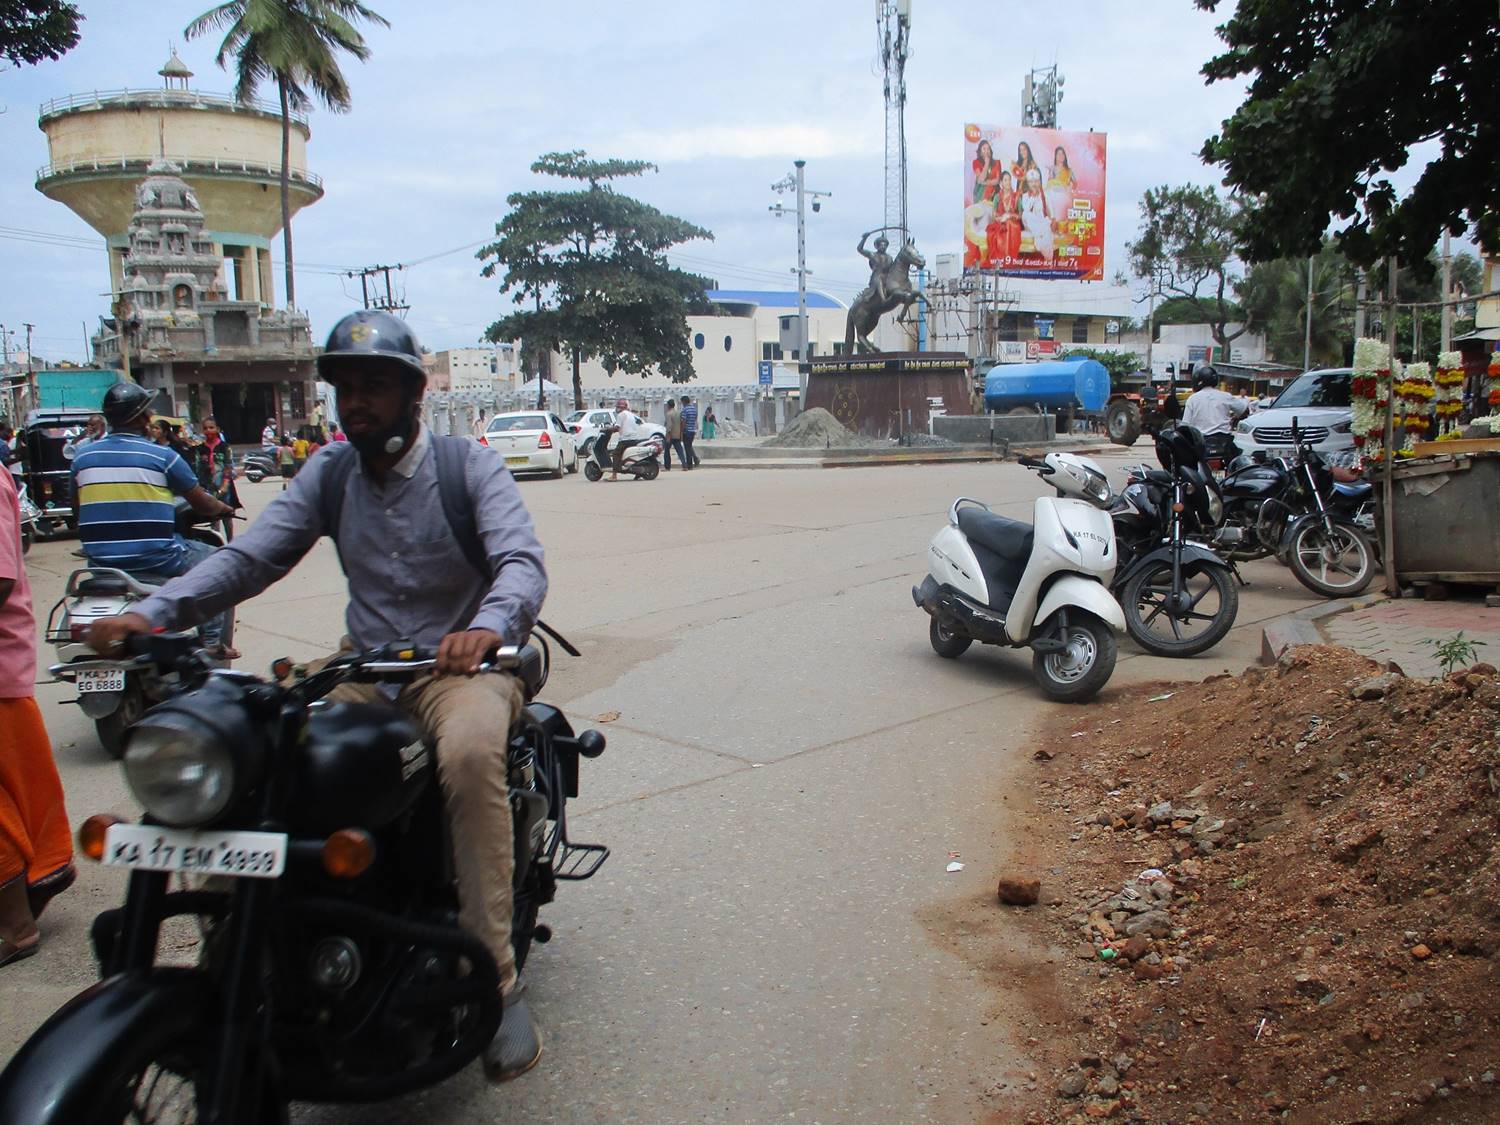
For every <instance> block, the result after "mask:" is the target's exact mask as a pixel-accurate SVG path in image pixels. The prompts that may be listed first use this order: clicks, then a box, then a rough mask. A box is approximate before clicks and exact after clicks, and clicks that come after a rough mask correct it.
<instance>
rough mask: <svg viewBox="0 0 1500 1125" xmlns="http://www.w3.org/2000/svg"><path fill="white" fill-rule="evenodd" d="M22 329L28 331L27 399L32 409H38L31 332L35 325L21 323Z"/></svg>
mask: <svg viewBox="0 0 1500 1125" xmlns="http://www.w3.org/2000/svg"><path fill="white" fill-rule="evenodd" d="M21 327H22V328H24V329H26V398H27V400H28V401H29V402H30V403H31V409H33V410H35V409H36V408H37V402H36V363H35V362H34V361H33V359H32V357H31V330H32V329H33V328H35V327H36V325H34V324H28V323H26V322H25V321H22V322H21Z"/></svg>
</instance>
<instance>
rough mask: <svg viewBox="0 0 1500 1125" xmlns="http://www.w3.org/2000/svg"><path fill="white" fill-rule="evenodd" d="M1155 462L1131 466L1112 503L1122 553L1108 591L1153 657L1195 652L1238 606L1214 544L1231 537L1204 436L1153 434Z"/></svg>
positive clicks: (1221, 631)
mask: <svg viewBox="0 0 1500 1125" xmlns="http://www.w3.org/2000/svg"><path fill="white" fill-rule="evenodd" d="M1156 451H1157V457H1158V459H1159V460H1160V462H1161V465H1162V467H1161V468H1160V469H1151V468H1148V467H1146V466H1140V467H1139V468H1136V469H1133V470H1131V473H1130V476H1129V479H1128V481H1127V483H1126V485H1125V488H1124V490H1123V491H1122V492H1121V493H1120V495H1119V497H1118V498H1117V499H1116V501H1115V503H1114V505H1113V506H1112V507H1111V508H1110V515H1111V516H1112V517H1113V520H1114V525H1115V543H1116V544H1117V549H1118V550H1119V553H1120V561H1119V565H1118V566H1117V567H1116V569H1115V578H1114V583H1113V590H1114V593H1115V597H1116V598H1117V599H1118V600H1119V602H1120V608H1121V609H1122V610H1123V611H1124V614H1125V628H1126V631H1127V632H1129V634H1130V635H1131V637H1133V638H1134V639H1135V642H1136V643H1137V644H1139V645H1140V646H1141V647H1142V648H1144V649H1145V650H1146V651H1147V652H1151V653H1155V654H1156V655H1157V656H1192V655H1195V654H1196V653H1200V652H1204V651H1206V650H1207V649H1210V648H1212V647H1213V646H1214V645H1216V644H1218V643H1219V642H1220V641H1221V640H1223V639H1224V637H1225V635H1227V634H1228V632H1229V630H1230V629H1231V628H1232V627H1233V625H1234V619H1235V616H1236V614H1238V612H1239V592H1238V591H1237V590H1236V589H1235V582H1234V578H1235V574H1234V568H1233V564H1231V563H1228V562H1226V561H1225V560H1224V559H1223V558H1222V557H1221V556H1220V555H1219V554H1218V553H1217V551H1216V550H1215V547H1218V546H1223V545H1224V543H1225V542H1226V540H1232V539H1234V538H1236V536H1235V535H1233V534H1225V533H1222V532H1221V531H1220V529H1219V528H1218V527H1217V526H1216V525H1217V523H1218V521H1217V518H1216V515H1215V507H1214V500H1215V496H1214V492H1213V488H1212V484H1211V481H1212V474H1211V473H1210V472H1209V469H1208V456H1207V451H1206V450H1205V448H1204V444H1203V438H1202V435H1201V434H1199V433H1198V431H1197V430H1195V429H1194V428H1193V427H1191V426H1169V427H1167V428H1166V429H1164V430H1162V431H1161V432H1159V433H1158V434H1157V435H1156Z"/></svg>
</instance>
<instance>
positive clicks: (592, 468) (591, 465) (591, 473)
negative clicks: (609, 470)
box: [583, 459, 604, 480]
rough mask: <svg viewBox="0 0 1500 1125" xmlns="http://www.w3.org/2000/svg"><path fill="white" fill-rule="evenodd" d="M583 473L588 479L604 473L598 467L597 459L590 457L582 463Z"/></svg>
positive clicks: (596, 478) (597, 477) (593, 478)
mask: <svg viewBox="0 0 1500 1125" xmlns="http://www.w3.org/2000/svg"><path fill="white" fill-rule="evenodd" d="M583 475H584V476H586V477H588V478H589V480H598V479H599V478H600V477H602V476H603V475H604V470H603V469H601V468H600V467H599V462H598V461H595V460H592V459H590V460H588V461H585V462H584V463H583Z"/></svg>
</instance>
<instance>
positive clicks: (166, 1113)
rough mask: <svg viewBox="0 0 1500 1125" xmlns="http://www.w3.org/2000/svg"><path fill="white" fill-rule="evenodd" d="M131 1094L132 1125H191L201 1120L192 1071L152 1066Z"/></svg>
mask: <svg viewBox="0 0 1500 1125" xmlns="http://www.w3.org/2000/svg"><path fill="white" fill-rule="evenodd" d="M128 1093H129V1099H130V1101H129V1106H128V1108H127V1110H126V1115H125V1120H126V1121H127V1122H130V1123H131V1125H190V1123H195V1122H197V1121H198V1120H199V1117H198V1102H199V1093H198V1082H197V1079H196V1078H195V1077H194V1075H193V1074H192V1072H191V1071H189V1072H188V1073H181V1072H179V1071H178V1070H176V1069H173V1068H172V1067H168V1066H164V1065H162V1063H160V1062H151V1063H148V1064H147V1065H146V1067H145V1068H144V1069H143V1070H142V1071H141V1072H140V1073H139V1074H137V1075H136V1076H135V1080H134V1082H133V1083H132V1084H131V1087H130V1090H129V1091H128Z"/></svg>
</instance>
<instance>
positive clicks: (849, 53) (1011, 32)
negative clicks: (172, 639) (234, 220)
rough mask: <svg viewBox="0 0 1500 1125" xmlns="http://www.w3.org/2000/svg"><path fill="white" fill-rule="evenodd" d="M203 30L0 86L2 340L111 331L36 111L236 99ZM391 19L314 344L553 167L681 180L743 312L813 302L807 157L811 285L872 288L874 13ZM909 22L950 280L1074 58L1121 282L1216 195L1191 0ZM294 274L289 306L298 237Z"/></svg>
mask: <svg viewBox="0 0 1500 1125" xmlns="http://www.w3.org/2000/svg"><path fill="white" fill-rule="evenodd" d="M207 6H208V4H207V0H188V2H182V0H159V2H157V3H154V4H129V5H126V4H118V3H114V2H102V0H95V2H90V0H81V3H80V7H81V8H82V9H83V11H84V13H85V15H86V17H87V19H86V22H85V23H84V25H83V28H82V33H83V39H82V42H81V43H80V44H79V46H78V47H77V48H76V49H75V50H74V51H72V52H71V53H70V54H68V55H67V56H65V57H64V58H63V59H62V60H61V61H59V62H55V63H43V64H41V65H39V66H35V67H25V68H21V69H11V70H7V71H5V72H4V73H0V109H3V111H4V112H3V114H0V151H3V152H5V154H6V159H5V161H4V164H3V166H0V211H3V213H4V216H5V217H4V219H3V220H0V223H3V227H0V263H3V268H0V322H3V323H4V325H5V326H6V327H7V328H16V327H18V326H19V324H20V323H21V322H22V321H28V320H29V321H32V322H33V323H35V324H36V325H37V330H36V351H37V353H38V354H39V355H41V356H45V357H48V358H61V359H74V360H79V359H82V358H83V332H84V329H83V324H84V323H85V322H86V323H87V324H88V325H89V326H90V327H93V326H95V325H96V323H97V317H98V316H99V314H100V313H101V312H103V311H104V309H105V306H106V303H107V302H106V299H105V298H104V297H103V296H102V295H101V294H102V293H103V292H104V291H105V290H106V289H107V288H108V275H107V272H106V268H105V259H104V254H103V250H102V246H103V243H102V240H98V246H99V249H97V250H90V249H89V248H87V247H80V246H73V245H58V244H55V243H52V242H48V241H46V239H45V237H44V236H50V235H67V236H73V237H75V238H76V237H78V236H83V237H94V236H93V232H92V231H91V230H90V228H89V227H88V226H87V225H86V224H85V223H84V222H83V221H82V220H81V219H78V218H77V217H75V216H74V215H73V213H72V212H71V211H69V210H68V209H67V208H66V207H64V206H62V205H61V204H58V203H54V202H52V201H50V200H48V199H46V198H45V197H44V196H42V195H41V194H40V193H38V192H37V191H36V189H35V187H34V175H35V170H36V169H37V168H39V167H41V166H42V165H43V164H45V163H46V162H47V159H48V155H47V145H46V138H45V136H44V135H43V134H42V133H41V131H40V130H39V129H38V128H37V124H36V109H37V106H38V104H39V103H41V102H43V101H45V100H47V99H50V98H54V97H60V96H65V95H68V94H75V93H80V92H85V91H89V90H95V89H98V90H105V89H117V88H121V87H127V86H128V87H136V88H138V87H154V86H157V85H159V84H160V81H161V80H160V78H158V77H157V75H156V71H157V70H158V69H159V68H160V66H161V64H162V63H163V62H164V61H165V59H166V56H167V51H168V48H169V46H170V45H172V44H173V43H174V42H175V44H176V45H177V47H178V49H179V51H180V52H181V53H182V56H183V58H184V59H185V60H186V61H187V63H188V65H189V66H190V67H191V68H192V69H193V70H194V71H195V72H196V74H197V77H196V78H195V79H194V80H193V85H194V86H195V87H197V88H199V89H203V90H205V91H211V92H224V91H227V90H228V89H229V88H230V85H231V83H230V81H229V78H228V76H227V75H226V74H224V73H223V72H222V71H220V70H219V69H218V67H216V66H215V65H214V62H213V56H214V53H215V50H216V48H217V46H218V44H217V41H216V40H197V41H193V42H190V43H187V44H186V45H184V44H183V43H182V41H181V33H182V29H183V28H184V27H185V26H186V25H187V23H188V22H189V21H190V20H191V19H192V18H193V17H195V16H196V15H198V14H199V13H200V12H201V11H202V10H203V9H204V8H206V7H207ZM371 6H372V7H375V8H376V9H377V10H378V11H380V12H381V13H382V14H383V15H385V16H386V17H387V18H388V19H389V20H390V21H391V24H392V26H391V28H390V29H388V30H384V29H378V28H377V29H373V30H371V31H370V32H369V35H368V38H369V42H370V46H371V48H372V51H373V57H372V58H371V59H370V61H369V62H368V63H367V64H363V65H361V64H359V63H356V62H353V61H349V62H348V63H347V64H346V66H345V73H346V74H347V76H348V78H349V82H350V85H351V87H352V89H353V96H354V109H353V112H352V113H349V114H347V115H335V114H330V113H327V112H324V111H317V112H315V113H314V115H313V121H312V129H313V132H312V141H311V144H310V148H309V163H310V164H311V167H312V169H313V170H314V171H316V172H318V173H319V174H321V175H322V177H323V179H324V183H325V186H326V189H327V194H326V195H325V196H324V198H323V199H322V200H321V201H320V202H318V203H317V204H315V205H313V206H311V207H309V208H307V209H306V210H304V211H303V212H302V213H301V215H300V216H299V217H298V218H297V219H296V221H295V224H294V234H295V238H296V248H297V260H298V264H299V271H298V282H297V287H298V297H299V300H300V303H301V304H303V305H305V306H306V307H307V308H308V309H309V310H310V311H311V313H312V316H313V332H314V335H315V336H316V337H321V335H322V334H323V333H324V332H326V331H327V329H328V327H329V325H330V324H331V323H332V322H333V320H334V319H335V318H336V317H337V316H339V315H340V314H341V313H343V312H344V311H347V309H349V308H350V307H352V305H354V304H357V303H358V296H359V284H358V281H357V280H356V281H353V282H351V281H349V280H348V279H347V278H343V277H340V276H338V274H337V270H339V269H341V268H350V267H356V266H360V265H365V264H371V263H376V262H380V263H389V262H410V261H414V260H415V259H418V258H424V257H427V256H428V255H433V254H437V253H439V252H441V251H447V250H452V249H454V248H455V247H461V246H464V245H465V244H468V243H473V242H475V241H476V240H480V239H483V238H484V237H485V236H486V235H488V234H490V233H492V232H493V229H494V223H495V221H496V220H497V219H498V218H500V217H501V215H502V214H503V213H504V211H505V197H506V195H507V194H509V193H510V192H513V191H517V190H524V189H527V188H529V187H532V186H536V185H538V184H539V183H540V182H541V181H539V180H538V178H537V177H534V176H532V174H531V173H530V171H529V170H528V165H529V164H530V162H531V161H532V160H533V159H535V157H536V156H537V155H538V154H539V153H542V152H546V151H550V150H560V149H571V148H583V149H587V150H588V152H589V153H590V154H591V155H598V156H606V155H607V156H625V157H638V158H644V159H648V160H652V161H654V162H656V163H657V164H658V165H660V169H661V170H660V172H659V173H657V174H655V175H651V176H648V177H646V178H645V179H644V180H641V181H637V182H634V183H632V184H630V185H629V190H632V191H634V192H635V194H638V195H639V196H640V197H642V198H644V199H647V200H649V201H650V202H652V203H654V204H656V205H657V206H659V207H661V208H663V209H664V210H666V211H669V212H671V213H674V214H677V215H680V216H682V217H684V218H687V219H690V220H691V221H693V222H695V223H697V224H699V225H700V226H703V227H706V228H708V229H709V230H711V231H713V232H714V236H715V237H714V241H712V242H700V243H695V244H691V245H689V246H687V247H685V248H684V249H683V252H682V254H681V255H679V256H677V260H678V262H679V264H681V265H684V266H686V267H690V268H693V269H696V270H698V271H699V272H702V273H705V274H707V275H709V276H711V277H713V278H715V279H716V280H717V281H718V282H719V283H720V284H721V285H722V286H724V287H726V288H791V287H793V285H794V279H793V278H792V275H791V274H790V272H789V271H790V268H791V267H792V265H793V264H794V263H795V258H796V229H795V223H794V222H793V221H792V220H789V219H776V218H774V217H773V216H772V215H771V214H770V213H769V212H768V211H767V207H768V205H769V204H771V203H773V202H775V201H776V199H777V196H776V195H775V194H774V193H772V192H771V191H770V185H771V184H772V183H773V182H774V181H776V180H779V179H781V178H782V176H784V175H785V174H786V173H787V172H788V171H790V170H791V166H792V161H793V160H794V159H796V158H798V157H801V158H804V159H806V160H807V182H808V186H809V187H815V188H820V189H823V190H828V191H832V192H833V198H832V199H831V200H828V201H826V202H825V205H824V207H823V210H822V212H821V213H820V214H818V215H816V216H810V217H809V218H810V221H809V234H808V257H809V266H810V268H811V269H812V270H813V271H814V277H813V280H812V283H813V285H814V286H815V287H819V288H823V289H825V290H827V291H828V292H830V293H832V294H834V295H835V296H837V297H839V298H841V299H843V300H848V299H849V298H850V297H852V296H853V295H854V293H855V292H856V291H857V290H858V288H859V286H860V285H861V284H862V283H863V281H864V279H865V278H866V276H867V273H866V271H865V270H864V269H863V268H862V263H861V261H860V259H858V258H857V257H856V256H855V255H854V251H853V247H854V244H855V242H856V241H857V240H858V238H859V234H860V232H861V231H863V230H866V229H868V228H871V227H876V226H879V225H880V224H881V223H882V222H883V218H882V207H883V202H882V199H883V187H882V183H883V180H882V175H883V171H882V169H883V114H884V110H883V103H882V101H881V84H880V77H879V73H878V69H877V61H876V39H875V20H874V14H875V5H874V4H873V3H871V2H870V0H800V2H793V0H762V2H761V3H759V4H755V5H748V4H727V3H703V2H702V0H695V2H692V3H689V2H686V0H636V2H635V3H630V4H622V3H615V2H604V0H553V2H551V3H540V4H538V3H516V2H513V0H441V2H439V3H432V2H428V3H415V2H412V0H371ZM913 7H914V16H913V24H914V26H913V36H912V58H911V62H910V64H909V66H908V68H907V84H908V91H909V105H908V111H907V135H908V144H909V148H910V153H911V172H910V185H911V186H910V195H911V204H910V206H911V226H912V229H913V232H914V234H915V237H916V239H917V242H918V245H919V246H920V247H921V248H922V249H923V251H924V252H925V253H926V254H927V255H928V259H929V261H931V260H932V258H933V256H934V255H936V254H937V253H941V252H944V251H956V250H958V249H959V246H960V238H961V233H962V206H961V205H962V193H963V183H962V140H963V125H964V123H965V122H967V121H978V122H983V123H986V124H1005V123H1011V122H1015V121H1017V120H1018V119H1019V114H1020V100H1021V98H1020V90H1021V82H1022V79H1023V77H1024V75H1025V72H1026V71H1027V70H1028V69H1029V68H1030V67H1032V66H1034V65H1045V64H1049V63H1052V62H1054V61H1055V62H1057V63H1058V64H1059V66H1060V67H1061V69H1062V72H1063V73H1064V74H1065V76H1066V79H1067V84H1066V96H1065V99H1064V101H1063V103H1062V107H1061V112H1060V125H1061V127H1063V128H1065V129H1089V128H1093V129H1095V130H1100V131H1103V132H1106V133H1108V134H1109V191H1108V204H1107V207H1108V210H1107V225H1106V234H1107V250H1106V254H1107V257H1106V263H1105V267H1106V273H1107V275H1110V276H1112V275H1113V274H1114V273H1115V272H1116V271H1119V270H1124V269H1125V268H1126V262H1125V253H1124V244H1125V243H1126V242H1127V241H1128V240H1129V239H1130V238H1131V237H1133V236H1134V234H1135V232H1136V228H1137V223H1138V216H1137V202H1138V200H1139V199H1140V196H1141V193H1142V191H1143V190H1144V189H1146V188H1147V187H1150V186H1153V185H1156V184H1161V183H1173V184H1176V183H1183V182H1186V181H1196V182H1200V183H1206V182H1213V181H1215V180H1216V179H1217V176H1216V175H1215V173H1214V172H1213V170H1211V169H1208V168H1205V167H1204V166H1203V165H1202V164H1201V163H1200V162H1199V160H1198V158H1197V157H1196V156H1195V155H1194V154H1195V153H1196V152H1197V150H1198V148H1199V147H1200V145H1201V144H1202V142H1203V139H1204V138H1205V137H1206V136H1208V135H1209V134H1210V133H1212V132H1213V131H1214V130H1215V128H1216V127H1217V125H1218V123H1219V122H1220V121H1221V120H1222V119H1223V118H1224V117H1226V116H1227V115H1228V114H1229V113H1230V112H1232V110H1233V109H1234V107H1235V105H1236V104H1237V103H1238V100H1239V93H1240V91H1239V90H1238V89H1237V88H1234V87H1229V86H1222V85H1221V86H1215V87H1205V85H1204V83H1203V79H1202V78H1201V77H1200V76H1199V74H1198V70H1199V68H1200V67H1201V66H1202V64H1203V62H1204V60H1205V59H1207V58H1208V57H1209V56H1210V55H1211V54H1213V53H1214V51H1215V48H1216V45H1217V43H1218V40H1217V39H1216V38H1215V36H1214V34H1213V28H1214V24H1215V22H1216V21H1215V19H1214V18H1213V17H1211V16H1208V15H1205V14H1204V13H1202V12H1200V11H1198V10H1197V9H1196V8H1195V7H1194V6H1193V5H1192V4H1191V2H1190V0H1144V2H1141V3H1134V4H1123V3H1119V2H1118V0H1115V2H1098V0H1078V2H1077V3H1074V4H1071V5H1056V4H1022V3H1016V2H1013V0H1000V2H995V0H980V2H977V3H974V2H971V3H958V2H956V0H914V5H913ZM1226 7H1227V5H1226ZM266 93H267V95H268V96H274V90H268V91H267V92H266ZM16 231H21V232H43V234H42V235H34V234H26V233H23V234H20V235H17V234H15V233H13V232H16ZM274 252H275V254H276V257H277V261H278V267H277V271H276V274H277V288H278V293H279V291H280V286H281V271H280V266H279V260H280V243H279V241H278V242H277V243H276V245H275V251H274ZM303 266H305V267H306V269H303V268H301V267H303ZM478 269H479V266H478V263H477V262H476V261H475V260H474V258H473V251H472V249H467V250H464V251H462V252H460V253H454V254H450V255H447V256H444V257H439V258H436V259H434V260H431V261H427V262H425V263H422V264H418V265H415V266H413V267H412V268H411V269H409V270H406V271H404V272H403V273H402V274H401V275H400V276H401V282H402V285H403V286H404V290H405V295H406V299H407V300H408V301H409V302H410V303H411V306H412V308H411V313H410V314H409V317H410V320H411V321H412V322H413V324H414V325H415V326H416V328H417V330H418V332H419V334H420V336H421V338H422V340H423V342H424V343H425V344H427V345H428V346H430V347H432V348H434V349H438V348H445V347H455V346H463V345H466V344H471V343H474V342H476V341H477V340H478V339H479V337H480V335H481V334H482V333H483V331H484V329H485V326H486V325H488V324H489V323H490V322H491V321H492V320H494V319H496V318H497V317H499V316H501V315H503V314H504V313H505V312H506V311H507V310H508V307H509V306H508V300H507V299H505V298H502V297H501V296H500V295H499V293H498V292H497V289H496V286H495V284H494V283H493V282H490V281H486V280H484V279H482V278H481V277H480V276H479V273H478ZM278 300H279V297H278Z"/></svg>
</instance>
